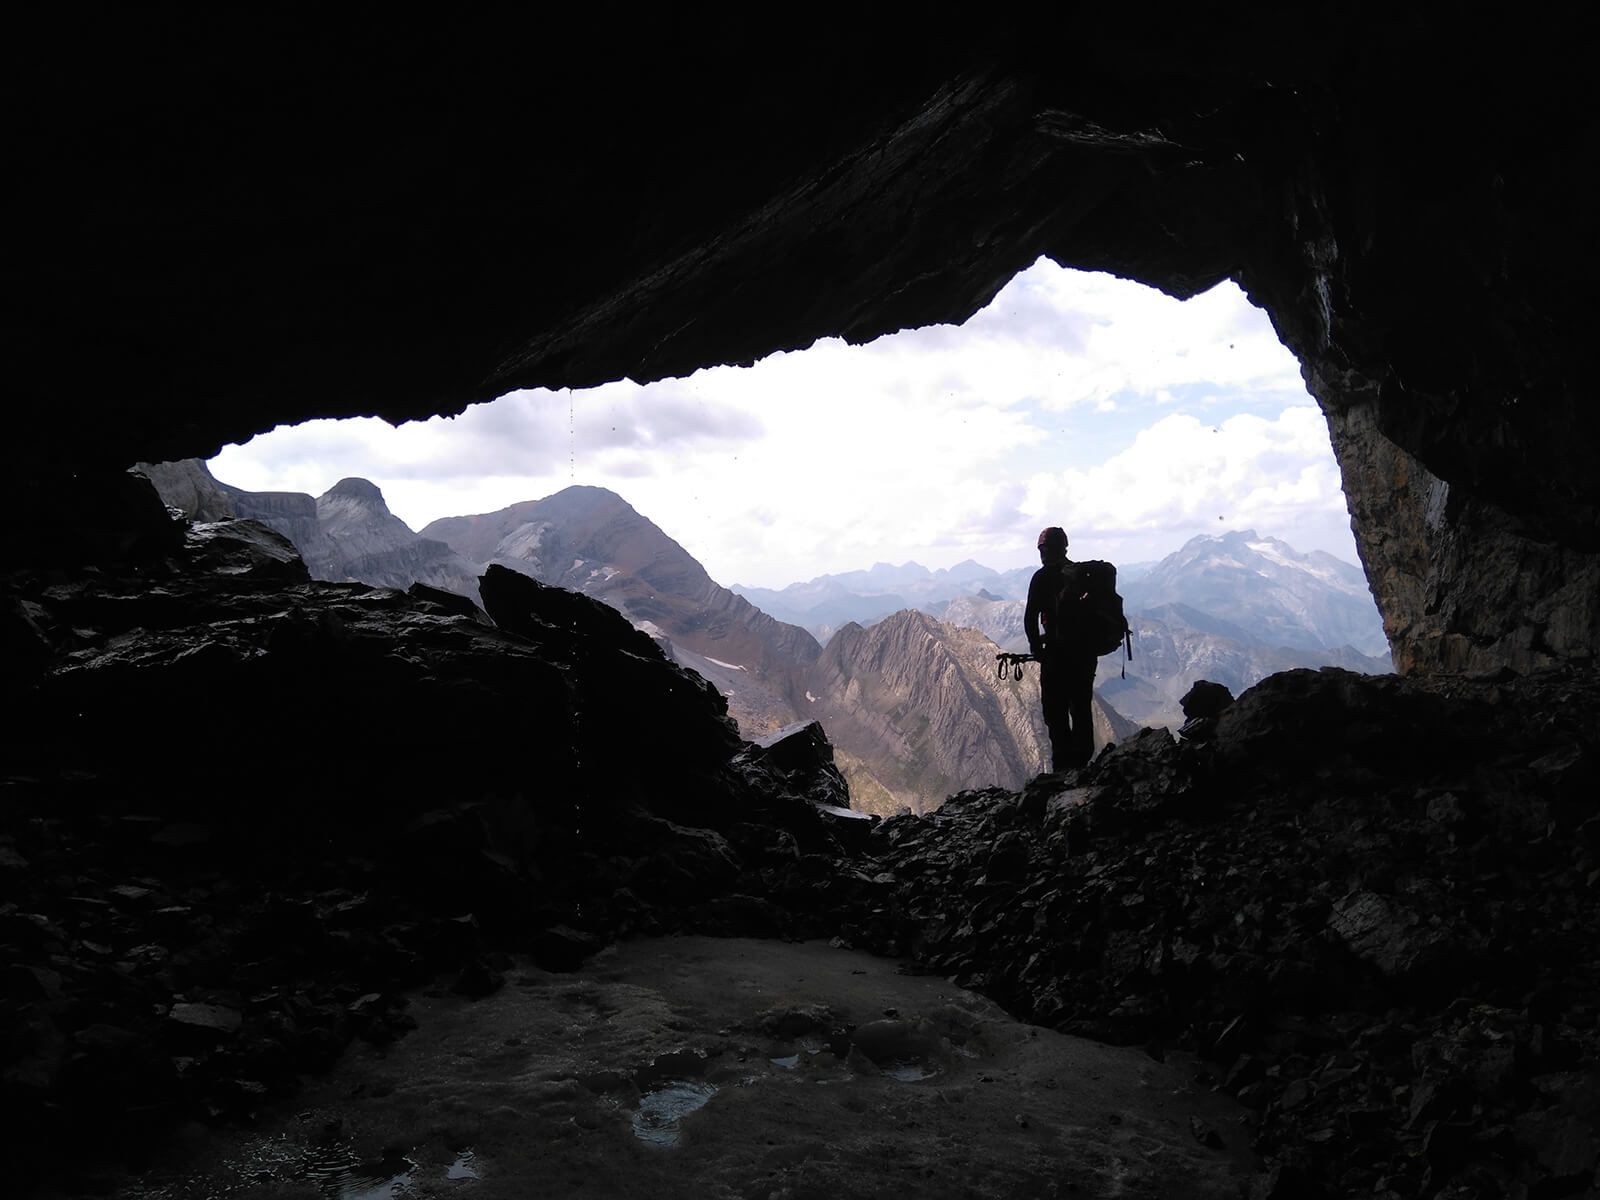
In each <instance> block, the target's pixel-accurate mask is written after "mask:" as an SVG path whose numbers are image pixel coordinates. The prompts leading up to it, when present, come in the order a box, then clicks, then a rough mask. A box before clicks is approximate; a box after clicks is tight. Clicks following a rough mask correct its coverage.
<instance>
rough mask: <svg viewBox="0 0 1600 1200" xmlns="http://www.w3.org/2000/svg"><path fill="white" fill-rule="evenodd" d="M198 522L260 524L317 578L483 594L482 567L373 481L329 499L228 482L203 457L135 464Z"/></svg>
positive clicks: (337, 490) (335, 491) (351, 485)
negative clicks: (431, 533) (406, 515)
mask: <svg viewBox="0 0 1600 1200" xmlns="http://www.w3.org/2000/svg"><path fill="white" fill-rule="evenodd" d="M135 470H136V471H137V473H139V474H141V475H143V476H145V478H147V479H149V480H150V482H151V483H152V484H154V485H155V488H156V491H157V492H158V493H159V494H160V496H161V499H162V500H163V501H164V502H165V503H166V504H168V505H169V506H171V507H173V508H175V509H177V510H178V511H179V512H181V513H182V514H183V515H184V516H185V517H187V518H189V519H190V520H198V521H218V520H226V519H228V518H232V517H239V518H246V519H250V520H256V521H260V522H261V523H262V524H264V525H268V526H270V527H271V528H273V529H275V530H277V531H278V532H279V533H281V534H283V535H284V536H285V537H287V538H288V539H289V540H290V541H291V542H293V543H294V545H295V548H296V549H297V550H298V551H299V553H300V557H301V558H303V559H304V560H305V563H306V566H307V568H308V569H309V570H310V572H311V578H313V579H321V580H326V581H328V582H330V583H345V582H350V583H368V584H372V585H373V586H375V587H394V588H401V589H404V588H408V587H410V586H411V585H412V584H413V583H422V584H426V585H428V586H429V587H437V588H442V589H444V590H445V591H449V592H455V593H457V594H458V595H462V596H467V597H470V598H471V599H473V600H477V599H478V581H477V574H476V572H475V571H474V570H473V569H472V568H471V567H470V566H469V565H468V564H467V563H466V562H464V561H463V560H461V559H460V558H458V557H457V556H456V555H455V554H454V553H453V552H452V551H451V549H450V547H448V546H446V545H444V544H443V543H442V542H438V541H435V540H433V539H431V538H424V537H419V536H418V535H417V534H416V533H414V532H412V530H411V527H410V526H409V525H407V524H406V523H405V522H404V521H402V520H401V519H400V518H399V517H397V516H395V515H394V514H393V513H391V512H390V511H389V506H388V505H387V504H385V503H384V499H383V492H382V491H381V490H380V489H379V488H378V487H377V485H376V484H374V483H372V482H371V481H369V480H366V479H359V478H347V479H341V480H340V481H339V482H338V483H336V484H334V485H333V487H331V488H329V489H328V490H327V491H326V492H325V493H323V494H322V495H321V496H317V497H313V496H310V495H307V494H306V493H304V492H251V491H246V490H245V489H244V488H238V487H234V486H233V485H232V484H228V483H223V482H221V481H220V480H218V479H216V478H215V477H214V476H213V475H212V474H211V469H210V468H209V467H208V466H207V465H206V464H205V463H204V462H201V461H200V460H199V459H184V460H181V461H179V462H171V463H140V464H138V466H137V467H136V468H135Z"/></svg>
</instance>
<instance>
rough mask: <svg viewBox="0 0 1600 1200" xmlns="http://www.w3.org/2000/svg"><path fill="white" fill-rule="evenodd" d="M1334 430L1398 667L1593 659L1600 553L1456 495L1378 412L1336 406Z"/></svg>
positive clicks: (1599, 610) (1597, 641)
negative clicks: (1382, 423) (1385, 426)
mask: <svg viewBox="0 0 1600 1200" xmlns="http://www.w3.org/2000/svg"><path fill="white" fill-rule="evenodd" d="M1325 407H1327V406H1325ZM1328 423H1329V425H1330V427H1331V428H1332V429H1333V433H1334V437H1333V448H1334V452H1335V453H1336V454H1337V455H1338V458H1339V466H1340V469H1341V470H1342V471H1343V473H1344V478H1345V490H1346V494H1347V496H1348V499H1349V503H1350V513H1351V520H1352V522H1353V523H1354V525H1355V527H1356V529H1357V531H1358V532H1359V533H1360V534H1361V535H1362V536H1361V537H1360V538H1359V540H1358V545H1359V547H1360V550H1361V558H1362V561H1363V562H1364V563H1365V564H1366V567H1367V575H1368V577H1369V578H1370V579H1371V581H1372V589H1373V592H1374V593H1375V594H1376V595H1377V597H1378V603H1379V605H1380V607H1381V608H1382V611H1383V614H1384V629H1385V631H1386V632H1387V633H1388V635H1389V641H1390V644H1391V645H1392V646H1393V647H1394V663H1395V668H1396V669H1397V670H1399V671H1400V672H1402V673H1411V672H1413V671H1421V672H1424V673H1427V672H1434V671H1445V672H1457V671H1464V672H1480V671H1492V670H1495V669H1497V668H1499V667H1503V666H1509V667H1511V668H1513V669H1514V670H1517V671H1530V670H1534V669H1536V668H1539V667H1542V666H1548V665H1550V664H1552V663H1556V662H1561V661H1569V662H1581V661H1585V660H1590V659H1592V657H1593V655H1594V653H1595V648H1596V647H1600V554H1596V553H1593V552H1588V551H1585V550H1584V549H1581V548H1579V547H1574V546H1567V545H1562V544H1561V543H1560V542H1557V541H1553V540H1551V539H1550V538H1549V536H1548V535H1545V534H1541V533H1539V532H1536V531H1535V530H1534V529H1531V528H1530V527H1529V526H1528V524H1527V523H1526V522H1524V521H1523V520H1521V519H1519V518H1518V517H1515V516H1513V515H1512V514H1510V513H1508V512H1506V511H1505V510H1504V509H1502V508H1499V507H1497V506H1496V505H1494V504H1490V503H1486V502H1484V501H1483V500H1481V499H1476V498H1474V497H1472V495H1471V494H1470V493H1469V492H1467V491H1465V490H1464V489H1460V488H1452V486H1451V485H1450V484H1449V483H1446V482H1445V481H1444V480H1442V479H1440V478H1439V477H1438V476H1436V475H1434V474H1433V472H1431V471H1430V470H1428V468H1427V467H1425V466H1424V465H1423V464H1422V463H1421V462H1420V461H1418V459H1417V458H1416V457H1415V456H1413V455H1411V454H1409V453H1407V452H1406V451H1405V450H1403V449H1401V448H1400V447H1399V446H1397V445H1396V444H1395V443H1394V442H1392V441H1390V440H1389V439H1388V438H1387V437H1385V436H1384V434H1383V433H1382V431H1381V430H1380V429H1379V428H1378V425H1377V419H1376V415H1375V411H1374V408H1373V406H1372V405H1371V404H1355V405H1351V406H1350V407H1346V408H1329V411H1328Z"/></svg>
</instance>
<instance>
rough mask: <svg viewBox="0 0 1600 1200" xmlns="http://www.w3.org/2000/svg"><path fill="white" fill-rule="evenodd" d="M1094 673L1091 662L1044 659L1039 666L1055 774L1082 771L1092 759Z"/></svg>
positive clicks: (1084, 659) (1045, 718)
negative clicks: (1077, 769) (1057, 772)
mask: <svg viewBox="0 0 1600 1200" xmlns="http://www.w3.org/2000/svg"><path fill="white" fill-rule="evenodd" d="M1094 669H1095V660H1094V659H1092V658H1056V657H1051V656H1049V655H1047V656H1046V657H1045V659H1044V661H1043V662H1041V663H1040V664H1039V699H1040V701H1041V702H1042V704H1043V707H1044V723H1045V727H1046V728H1047V729H1048V730H1049V731H1050V761H1051V767H1052V768H1053V769H1054V770H1057V771H1066V770H1070V769H1071V768H1074V767H1082V766H1085V765H1087V764H1088V762H1089V760H1090V759H1091V758H1093V757H1094Z"/></svg>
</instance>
